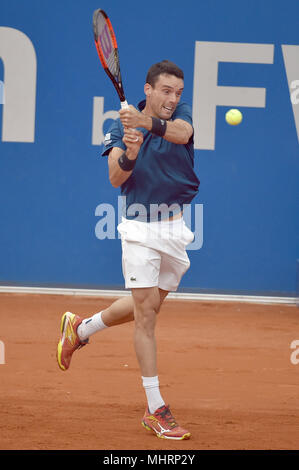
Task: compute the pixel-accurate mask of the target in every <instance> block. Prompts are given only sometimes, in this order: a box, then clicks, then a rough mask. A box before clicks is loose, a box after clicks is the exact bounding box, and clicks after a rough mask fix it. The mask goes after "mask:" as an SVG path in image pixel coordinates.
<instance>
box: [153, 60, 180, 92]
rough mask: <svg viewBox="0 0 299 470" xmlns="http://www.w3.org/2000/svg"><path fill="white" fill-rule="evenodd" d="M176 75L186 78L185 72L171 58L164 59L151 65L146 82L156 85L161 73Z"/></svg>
mask: <svg viewBox="0 0 299 470" xmlns="http://www.w3.org/2000/svg"><path fill="white" fill-rule="evenodd" d="M163 73H165V74H167V75H174V76H175V77H177V78H181V79H182V80H184V72H183V71H182V70H181V69H180V68H179V67H178V66H177V65H176V64H174V63H173V62H171V61H170V60H162V62H158V63H157V64H154V65H152V66H151V67H150V69H149V71H148V72H147V76H146V83H149V84H150V85H151V86H152V87H154V86H155V84H156V81H157V80H158V78H159V76H160V75H161V74H163Z"/></svg>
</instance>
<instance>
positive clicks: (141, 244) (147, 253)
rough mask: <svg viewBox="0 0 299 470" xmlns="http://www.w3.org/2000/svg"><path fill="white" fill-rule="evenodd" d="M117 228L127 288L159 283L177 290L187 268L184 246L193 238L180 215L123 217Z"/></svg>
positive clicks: (150, 285) (188, 264) (160, 285)
mask: <svg viewBox="0 0 299 470" xmlns="http://www.w3.org/2000/svg"><path fill="white" fill-rule="evenodd" d="M117 229H118V231H119V233H120V234H121V243H122V269H123V275H124V279H125V286H126V288H127V289H132V288H135V287H136V288H138V287H139V288H141V287H154V286H158V287H159V288H160V289H163V290H166V291H176V290H177V288H178V285H179V283H180V281H181V278H182V276H183V275H184V274H185V272H186V271H187V270H188V269H189V267H190V261H189V258H188V255H187V252H186V246H187V245H189V243H191V242H192V241H193V239H194V234H193V233H192V232H191V230H189V228H188V227H187V226H186V224H185V221H184V219H183V217H181V218H179V219H175V220H171V221H169V220H166V221H163V220H162V221H160V222H140V221H136V220H128V219H125V218H123V219H122V222H121V223H120V224H119V225H118V227H117Z"/></svg>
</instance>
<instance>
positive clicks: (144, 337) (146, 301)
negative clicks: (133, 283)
mask: <svg viewBox="0 0 299 470" xmlns="http://www.w3.org/2000/svg"><path fill="white" fill-rule="evenodd" d="M167 294H168V292H167V291H164V290H162V289H159V288H158V287H148V288H138V289H132V298H133V301H134V318H135V330H134V345H135V351H136V356H137V359H138V362H139V366H140V371H141V374H142V376H144V377H153V376H156V375H157V364H156V339H155V326H156V317H157V314H158V313H159V311H160V308H161V305H162V303H163V301H164V299H165V297H166V296H167Z"/></svg>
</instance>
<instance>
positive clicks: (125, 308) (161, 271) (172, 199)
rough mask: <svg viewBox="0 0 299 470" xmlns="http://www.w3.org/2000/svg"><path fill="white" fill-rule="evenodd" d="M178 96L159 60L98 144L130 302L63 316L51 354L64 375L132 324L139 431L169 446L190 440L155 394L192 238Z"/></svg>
mask: <svg viewBox="0 0 299 470" xmlns="http://www.w3.org/2000/svg"><path fill="white" fill-rule="evenodd" d="M183 89H184V74H183V71H182V70H181V69H180V68H179V67H177V66H176V65H175V64H174V63H172V62H170V61H166V60H165V61H162V62H159V63H157V64H154V65H153V66H151V67H150V69H149V71H148V74H147V77H146V83H145V86H144V93H145V100H144V101H141V102H140V103H139V105H138V109H137V108H135V107H134V106H129V108H127V109H121V110H120V111H119V115H120V117H119V119H117V120H115V121H114V123H113V124H112V126H111V128H110V130H109V132H108V133H107V135H106V136H105V150H104V152H103V155H104V156H106V155H108V166H109V179H110V182H111V184H112V185H113V186H114V187H115V188H118V187H121V193H122V195H123V196H124V201H125V203H124V207H123V218H122V222H121V223H120V224H119V226H118V230H119V232H120V234H121V243H122V265H123V275H124V279H125V287H126V288H127V289H130V290H131V293H132V295H131V296H129V297H123V298H120V299H118V300H116V301H115V302H114V303H112V305H111V306H110V307H109V308H107V309H105V310H103V311H101V312H99V313H96V314H95V315H93V316H91V317H89V318H86V319H83V320H82V319H81V318H80V317H79V316H78V315H75V314H73V313H71V312H66V313H65V314H64V315H63V316H62V320H61V337H60V340H59V343H58V348H57V359H58V364H59V367H60V368H61V369H62V370H66V369H68V368H69V366H70V361H71V358H72V354H73V352H74V351H75V350H76V349H78V348H80V347H82V346H85V345H86V344H87V343H88V339H89V337H90V336H91V335H92V334H94V333H96V332H97V331H100V330H102V329H105V328H108V327H112V326H114V325H119V324H122V323H125V322H128V321H132V320H135V329H134V346H135V351H136V357H137V360H138V363H139V366H140V372H141V377H142V383H143V387H144V390H145V395H146V398H147V408H146V411H145V414H144V417H143V420H142V424H143V426H144V427H145V428H146V429H148V430H151V431H153V432H155V433H156V435H157V436H158V437H160V438H165V439H176V440H182V439H188V438H189V437H190V435H191V434H190V432H189V431H188V430H186V429H184V428H182V427H181V426H179V425H178V423H177V422H176V420H175V418H174V417H173V415H172V413H171V411H170V408H169V405H168V404H167V403H166V402H165V401H164V398H163V397H162V396H161V393H160V388H159V376H158V371H157V357H156V356H157V354H156V339H155V325H156V318H157V314H158V313H159V310H160V308H161V305H162V303H163V301H164V299H165V298H166V296H167V294H168V293H169V292H170V291H176V290H177V288H178V285H179V283H180V280H181V278H182V276H183V275H184V273H185V272H186V271H187V270H188V268H189V266H190V261H189V258H188V255H187V253H186V246H187V245H188V244H189V243H191V242H192V240H193V238H194V235H193V233H192V232H191V231H190V230H189V228H188V227H187V226H186V225H185V222H184V219H183V217H182V213H183V206H184V205H185V204H189V203H190V202H191V201H192V199H193V198H194V196H195V195H196V194H197V192H198V186H199V180H198V178H197V176H196V174H195V172H194V168H193V167H194V149H193V127H192V116H191V109H190V107H189V106H188V105H187V104H185V103H181V102H180V99H181V95H182V92H183Z"/></svg>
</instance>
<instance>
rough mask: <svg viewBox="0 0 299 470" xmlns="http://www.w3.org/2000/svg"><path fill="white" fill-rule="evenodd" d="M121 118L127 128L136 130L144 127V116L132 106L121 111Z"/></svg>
mask: <svg viewBox="0 0 299 470" xmlns="http://www.w3.org/2000/svg"><path fill="white" fill-rule="evenodd" d="M119 117H120V120H121V123H122V125H123V126H124V127H125V128H131V129H136V127H142V118H143V115H142V113H140V111H138V110H137V109H136V108H134V106H132V105H131V104H130V106H129V107H128V108H123V109H120V110H119Z"/></svg>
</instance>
